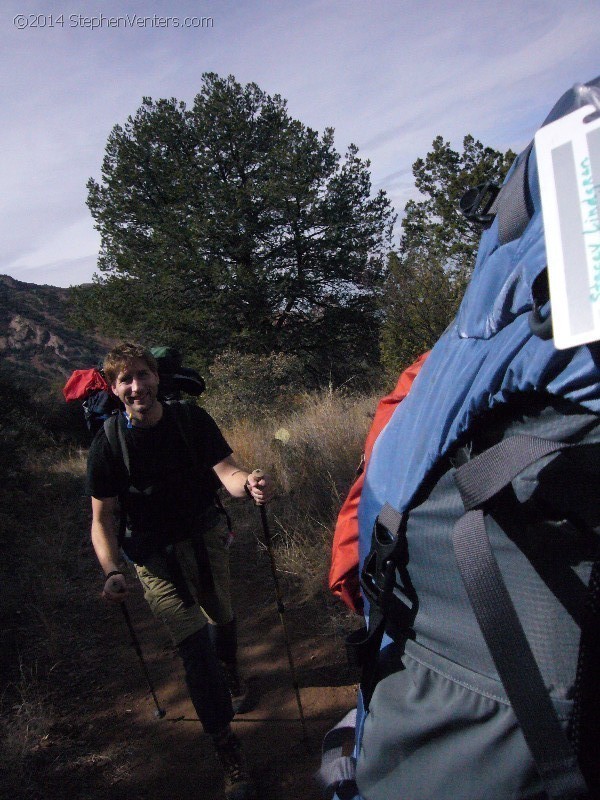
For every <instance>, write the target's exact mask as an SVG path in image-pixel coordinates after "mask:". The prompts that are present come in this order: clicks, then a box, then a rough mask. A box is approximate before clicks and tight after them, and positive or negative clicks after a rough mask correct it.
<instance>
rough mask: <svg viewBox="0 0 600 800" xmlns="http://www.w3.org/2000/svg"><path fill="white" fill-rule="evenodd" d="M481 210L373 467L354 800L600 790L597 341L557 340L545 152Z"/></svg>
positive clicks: (575, 102) (349, 785) (352, 643)
mask: <svg viewBox="0 0 600 800" xmlns="http://www.w3.org/2000/svg"><path fill="white" fill-rule="evenodd" d="M588 85H590V86H593V87H600V78H597V79H595V80H594V81H592V82H591V83H590V84H588ZM599 96H600V94H599ZM582 105H585V101H583V100H582V97H581V95H580V93H579V92H577V91H575V90H572V91H569V92H567V93H566V94H565V95H564V96H563V97H562V98H561V99H560V101H559V102H558V103H557V105H556V106H555V108H554V109H553V111H552V112H551V114H550V115H549V117H548V118H547V120H546V122H545V123H544V124H547V123H548V122H550V121H553V120H555V119H557V118H559V117H562V116H564V115H565V114H567V113H569V112H570V111H572V110H574V109H576V108H578V107H581V106H582ZM481 203H485V205H486V207H485V208H484V209H481V207H479V208H478V206H481ZM467 206H468V208H467V211H468V213H470V214H472V216H473V218H477V217H479V218H480V219H481V221H483V222H485V224H486V225H487V226H488V227H487V230H485V231H484V233H483V235H482V239H481V243H480V248H479V252H478V257H477V262H476V266H475V269H474V272H473V276H472V279H471V282H470V284H469V287H468V289H467V292H466V294H465V297H464V300H463V302H462V304H461V307H460V309H459V312H458V314H457V317H456V319H455V321H454V322H453V324H452V325H451V326H450V327H449V328H448V330H447V331H446V332H445V333H444V335H443V336H442V337H441V339H440V340H439V341H438V342H437V344H436V345H435V347H434V348H433V350H432V352H431V354H430V356H429V358H428V360H427V361H426V363H425V364H424V366H423V368H422V370H421V372H420V374H419V375H418V376H417V378H416V379H415V382H414V384H413V386H412V389H411V392H410V394H409V395H408V397H407V398H406V399H405V400H404V401H403V402H402V403H401V404H400V405H399V406H398V408H397V410H396V411H395V413H394V415H393V416H392V418H391V420H390V422H389V423H388V425H387V426H386V428H385V429H384V430H383V431H382V433H381V434H380V436H379V437H378V439H377V441H376V443H375V446H374V449H373V453H372V456H371V460H370V462H369V466H368V469H367V472H366V477H365V484H364V488H363V491H362V496H361V502H360V507H359V525H360V541H359V549H360V563H361V587H362V592H363V597H364V600H365V609H366V611H365V621H366V626H365V628H364V629H363V630H362V631H359V632H357V633H355V634H353V635H352V636H351V637H350V639H349V642H348V644H349V648H350V649H351V651H352V652H353V653H354V654H355V658H356V660H357V662H358V663H359V664H360V666H361V668H362V680H361V690H360V696H359V706H358V714H357V719H356V744H355V749H354V756H353V757H352V758H351V759H348V758H347V757H346V758H341V759H338V765H337V772H336V770H335V769H334V770H333V771H330V773H329V775H330V777H331V776H332V775H333V778H332V780H329V781H327V780H326V782H328V783H329V784H330V786H329V796H331V794H332V792H333V791H334V790H337V795H336V796H337V797H338V798H340V800H342V798H351V797H360V798H362V799H363V800H509V798H510V799H511V800H513V799H514V800H521V799H523V800H524V799H525V798H539V799H540V800H541V798H552V800H558V798H561V799H563V798H564V799H565V800H566V798H575V797H587V798H597V797H600V736H599V735H598V732H597V731H598V727H599V724H600V692H599V691H598V688H599V683H598V675H599V674H600V672H599V671H600V562H599V560H598V555H599V535H598V534H599V533H600V492H599V491H598V476H599V474H600V380H599V379H600V372H599V365H600V344H599V343H594V344H591V345H585V346H579V347H576V348H572V349H570V350H557V349H556V348H555V347H554V344H553V341H552V338H551V327H550V325H549V323H548V319H549V315H550V302H549V299H548V290H547V275H546V252H545V244H544V235H543V220H542V214H541V207H540V193H539V184H538V176H537V167H536V154H535V148H534V147H533V144H532V145H530V146H529V147H528V148H526V150H525V151H524V152H523V153H521V154H520V156H519V157H518V158H517V159H516V161H515V164H514V165H513V167H512V169H511V171H510V173H509V175H508V176H507V179H506V181H505V183H504V186H503V187H502V189H501V191H500V193H499V194H498V195H497V196H496V193H492V196H490V192H489V190H488V187H482V189H481V190H480V191H479V192H476V193H475V194H473V193H471V194H470V196H469V198H468V203H467ZM354 763H355V766H356V770H355V771H356V775H355V778H354V775H353V770H352V766H353V765H354Z"/></svg>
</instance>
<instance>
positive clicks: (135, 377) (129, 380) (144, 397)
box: [112, 358, 159, 422]
mask: <svg viewBox="0 0 600 800" xmlns="http://www.w3.org/2000/svg"><path fill="white" fill-rule="evenodd" d="M158 380H159V379H158V375H157V374H156V372H153V371H152V370H151V369H150V367H149V366H148V365H147V364H146V362H145V361H143V360H142V359H140V358H135V359H134V360H133V361H131V362H130V363H129V364H128V365H127V367H126V368H125V369H122V370H121V371H120V372H119V374H118V375H117V377H116V379H115V381H114V382H113V384H112V390H113V392H114V393H115V394H116V395H117V397H118V398H119V400H120V401H121V402H122V403H123V405H124V406H125V410H126V411H127V414H128V415H130V416H131V418H132V420H133V421H138V422H143V421H144V419H145V417H146V416H147V415H148V414H149V413H150V412H152V411H153V410H155V407H156V405H157V403H158V401H157V399H156V395H157V392H158Z"/></svg>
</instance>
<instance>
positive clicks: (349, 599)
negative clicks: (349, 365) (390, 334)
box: [329, 351, 429, 614]
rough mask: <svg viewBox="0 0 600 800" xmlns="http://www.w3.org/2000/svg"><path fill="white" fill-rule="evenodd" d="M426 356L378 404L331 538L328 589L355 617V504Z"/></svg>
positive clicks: (357, 604) (358, 606)
mask: <svg viewBox="0 0 600 800" xmlns="http://www.w3.org/2000/svg"><path fill="white" fill-rule="evenodd" d="M428 355H429V351H427V352H426V353H423V355H421V356H419V358H418V359H417V360H416V361H415V362H414V364H411V366H410V367H408V368H407V369H405V370H404V372H403V373H402V374H401V375H400V377H399V379H398V383H397V384H396V387H395V389H394V391H393V392H391V393H390V394H388V395H386V397H384V398H383V399H382V400H380V401H379V404H378V406H377V410H376V411H375V416H374V418H373V422H372V424H371V428H370V430H369V433H368V435H367V439H366V441H365V452H364V456H363V461H362V463H361V466H360V467H359V470H360V473H359V476H358V478H357V479H356V481H355V482H354V483H353V484H352V487H351V488H350V491H349V492H348V496H347V497H346V499H345V501H344V504H343V505H342V507H341V509H340V513H339V514H338V518H337V523H336V526H335V533H334V535H333V545H332V552H331V567H330V569H329V589H330V590H331V592H332V594H334V595H335V596H336V597H339V598H340V600H342V601H343V602H344V603H345V604H346V605H347V606H348V608H350V609H351V610H352V611H356V612H357V613H358V614H360V613H361V611H362V607H363V601H362V597H361V595H360V583H359V575H358V504H359V502H360V493H361V491H362V487H363V483H364V479H365V470H366V467H367V464H368V461H369V457H370V455H371V451H372V450H373V445H374V444H375V440H376V439H377V437H378V436H379V434H380V433H381V431H382V430H383V428H385V426H386V425H387V423H388V422H389V420H390V418H391V416H392V414H393V413H394V410H395V408H396V406H397V405H398V403H400V402H401V401H402V400H404V398H405V397H406V395H407V394H408V393H409V391H410V387H411V386H412V383H413V381H414V379H415V378H416V377H417V375H418V374H419V371H420V369H421V367H422V366H423V364H424V362H425V359H426V358H427V356H428Z"/></svg>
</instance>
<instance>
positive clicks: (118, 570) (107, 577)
mask: <svg viewBox="0 0 600 800" xmlns="http://www.w3.org/2000/svg"><path fill="white" fill-rule="evenodd" d="M113 575H122V576H123V577H125V573H124V572H121V570H120V569H113V571H112V572H109V573H108V575H107V576H106V578H105V579H104V581H105V582H106V581H107V580H108V579H109V578H112V576H113Z"/></svg>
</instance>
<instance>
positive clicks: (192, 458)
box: [86, 404, 232, 561]
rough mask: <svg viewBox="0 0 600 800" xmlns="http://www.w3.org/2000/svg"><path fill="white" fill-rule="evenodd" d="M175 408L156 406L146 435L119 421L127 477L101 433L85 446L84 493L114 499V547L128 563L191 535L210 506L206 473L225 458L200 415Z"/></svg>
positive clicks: (212, 426)
mask: <svg viewBox="0 0 600 800" xmlns="http://www.w3.org/2000/svg"><path fill="white" fill-rule="evenodd" d="M177 405H178V404H172V405H169V404H164V405H163V416H162V418H161V419H160V421H159V422H158V423H157V424H156V425H154V426H152V427H151V428H141V427H139V426H133V427H131V428H128V427H127V421H126V418H125V416H124V415H123V414H121V415H120V417H119V420H118V424H119V425H120V426H121V429H122V430H123V432H124V433H125V441H126V443H127V451H128V455H129V462H130V464H129V468H130V475H129V476H128V474H127V470H126V467H125V463H124V461H123V459H122V458H115V456H114V454H113V452H112V450H111V446H110V444H109V442H108V439H107V437H106V433H105V431H104V429H101V430H100V431H99V432H98V434H97V435H96V436H95V438H94V441H93V442H92V445H91V447H90V452H89V456H88V469H87V484H86V487H87V494H89V495H91V496H92V497H97V498H107V497H119V498H120V501H121V505H122V506H123V507H124V510H125V512H126V522H127V533H126V535H125V539H124V540H123V541H121V544H122V546H123V549H124V550H125V552H126V553H127V555H129V556H130V557H131V558H133V560H134V561H139V560H140V559H141V558H142V556H143V555H148V554H149V553H150V552H151V551H154V550H156V549H158V548H160V547H164V546H165V545H166V544H169V543H170V542H176V541H181V540H182V539H186V538H188V537H189V536H190V535H191V534H192V533H193V532H194V531H195V530H197V527H198V525H201V524H202V521H203V519H204V518H205V517H206V516H207V514H208V512H209V511H210V510H212V509H214V506H215V504H214V495H215V489H216V487H217V486H218V485H219V482H218V479H217V478H216V475H215V473H214V472H213V470H212V467H214V466H215V464H218V463H219V462H220V461H222V460H223V459H224V458H227V456H229V455H231V453H232V450H231V448H230V447H229V445H228V444H227V442H226V441H225V439H224V437H223V435H222V433H221V431H220V430H219V428H218V426H217V424H216V423H215V421H214V420H213V419H212V417H211V416H210V415H209V414H207V413H206V411H204V410H203V409H201V408H199V407H198V406H193V405H188V406H187V408H185V409H184V408H181V407H177ZM183 412H185V413H183ZM176 414H177V418H176V416H175V415H176ZM188 414H189V415H188ZM182 431H184V432H185V438H184V436H183V434H182Z"/></svg>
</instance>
